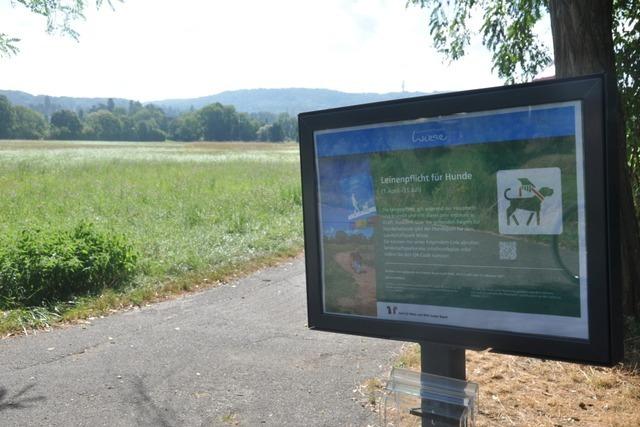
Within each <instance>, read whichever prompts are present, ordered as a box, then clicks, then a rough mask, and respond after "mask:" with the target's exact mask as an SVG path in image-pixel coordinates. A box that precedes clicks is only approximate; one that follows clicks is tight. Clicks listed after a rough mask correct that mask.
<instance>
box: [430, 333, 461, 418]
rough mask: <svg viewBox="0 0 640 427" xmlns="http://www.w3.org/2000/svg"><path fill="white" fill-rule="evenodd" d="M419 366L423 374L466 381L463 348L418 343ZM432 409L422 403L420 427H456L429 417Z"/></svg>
mask: <svg viewBox="0 0 640 427" xmlns="http://www.w3.org/2000/svg"><path fill="white" fill-rule="evenodd" d="M420 364H421V370H422V372H423V373H428V374H434V375H440V376H443V377H449V378H455V379H458V380H465V379H466V367H465V353H464V348H457V347H451V346H449V345H444V344H435V343H429V342H421V343H420ZM431 410H432V407H431V406H429V405H428V404H427V402H425V401H423V402H422V427H451V426H456V427H458V426H459V424H458V422H457V421H454V420H445V419H442V418H441V417H435V416H430V412H431Z"/></svg>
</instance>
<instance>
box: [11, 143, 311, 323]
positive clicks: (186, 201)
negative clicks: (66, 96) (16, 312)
mask: <svg viewBox="0 0 640 427" xmlns="http://www.w3.org/2000/svg"><path fill="white" fill-rule="evenodd" d="M298 156H299V155H298V147H297V145H295V144H250V143H191V144H178V143H127V142H43V141H35V142H26V141H3V142H0V200H1V201H2V202H1V203H0V218H1V221H0V235H2V236H13V235H16V234H17V233H20V231H21V230H24V229H34V228H49V227H56V228H59V227H62V228H65V227H73V226H74V225H75V224H77V223H78V222H80V221H88V222H91V223H93V224H95V225H96V226H97V227H98V228H100V229H103V230H110V231H114V232H117V233H122V234H124V235H125V236H126V237H127V238H128V240H129V241H130V242H131V243H132V244H133V246H134V247H135V249H136V250H137V251H138V253H139V254H140V260H139V265H140V269H139V273H138V276H137V277H136V280H135V288H137V289H144V290H145V291H144V292H145V293H146V294H149V293H154V292H155V293H157V289H158V286H161V285H162V284H167V283H176V282H178V283H179V282H181V280H182V281H183V279H184V278H190V279H193V278H199V279H204V278H209V279H210V280H216V279H217V278H220V277H223V276H224V275H226V274H229V273H230V272H233V271H238V270H242V269H243V268H245V266H247V265H248V264H252V263H256V262H260V261H261V260H265V259H268V258H275V257H280V256H287V255H291V254H294V253H296V252H298V251H300V250H301V248H302V216H301V194H300V182H299V175H300V173H299V162H298ZM183 285H184V283H183ZM183 285H181V286H183ZM140 292H141V291H138V294H134V296H133V301H134V302H136V299H138V300H140V299H141V300H144V299H148V298H147V297H148V295H147V296H145V295H143V294H140ZM105 298H107V299H108V298H109V296H107V297H105ZM110 298H111V299H113V298H115V297H114V296H113V295H111V296H110ZM115 303H116V304H117V301H115ZM104 304H105V307H107V306H109V305H110V304H111V303H109V302H108V301H106V302H104ZM94 305H95V304H94ZM71 312H73V310H71ZM66 313H67V314H66V316H70V314H69V310H68V309H67V310H66ZM30 315H31V317H33V316H34V315H33V313H31V314H30ZM71 316H72V315H71ZM4 317H5V318H7V317H10V316H9V315H8V314H7V313H5V316H4ZM36 323H37V322H36Z"/></svg>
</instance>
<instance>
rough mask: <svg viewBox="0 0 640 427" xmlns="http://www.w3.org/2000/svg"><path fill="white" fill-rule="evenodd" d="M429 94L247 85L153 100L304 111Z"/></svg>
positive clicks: (178, 106)
mask: <svg viewBox="0 0 640 427" xmlns="http://www.w3.org/2000/svg"><path fill="white" fill-rule="evenodd" d="M421 95H426V93H422V92H393V93H385V94H379V93H346V92H339V91H335V90H329V89H299V88H292V89H245V90H234V91H227V92H221V93H219V94H217V95H211V96H204V97H202V98H191V99H166V100H160V101H154V102H153V104H155V105H158V106H160V107H169V108H172V109H175V110H180V111H185V110H189V109H190V108H192V107H193V108H195V109H198V108H202V107H204V106H205V105H208V104H212V103H214V102H219V103H221V104H224V105H233V106H235V107H236V110H238V111H243V112H245V113H258V112H262V111H267V112H272V113H289V114H298V113H301V112H303V111H312V110H321V109H326V108H335V107H344V106H347V105H354V104H364V103H368V102H378V101H387V100H390V99H398V98H408V97H413V96H421Z"/></svg>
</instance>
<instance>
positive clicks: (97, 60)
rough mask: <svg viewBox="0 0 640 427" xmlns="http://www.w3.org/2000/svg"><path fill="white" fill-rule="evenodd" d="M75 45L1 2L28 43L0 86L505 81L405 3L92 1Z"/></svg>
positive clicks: (183, 88)
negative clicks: (456, 55) (444, 41)
mask: <svg viewBox="0 0 640 427" xmlns="http://www.w3.org/2000/svg"><path fill="white" fill-rule="evenodd" d="M87 3H89V8H88V10H87V11H86V13H85V15H86V20H84V21H79V22H77V23H76V24H75V26H74V28H75V29H76V30H77V31H78V32H79V33H80V38H79V41H75V40H73V39H70V38H68V37H63V36H59V35H49V34H46V31H45V20H44V18H42V17H38V16H36V15H33V14H31V13H29V12H28V11H27V10H26V9H25V8H24V7H22V6H20V5H17V4H16V5H14V6H13V7H12V6H11V1H9V0H0V33H6V34H9V35H11V36H14V37H18V38H20V39H21V41H20V43H19V48H20V52H19V53H18V54H17V55H15V56H12V57H9V58H0V89H5V90H21V91H25V92H29V93H31V94H45V95H52V96H74V97H114V98H115V97H117V98H127V99H136V100H140V101H143V102H144V101H152V100H161V99H173V98H192V97H200V96H207V95H213V94H216V93H219V92H222V91H227V90H237V89H253V88H287V87H304V88H325V89H334V90H340V91H344V92H378V93H386V92H399V91H401V90H402V89H403V84H404V89H405V90H406V91H421V92H432V91H451V90H465V89H473V88H480V87H488V86H497V85H501V84H502V81H501V80H500V79H499V78H498V77H497V75H495V74H492V73H491V63H490V54H489V53H488V52H487V51H486V50H485V49H484V48H483V47H482V46H480V45H478V44H476V45H473V46H472V47H471V49H470V52H469V54H468V55H467V56H466V57H465V58H464V59H463V60H460V61H457V62H454V63H448V62H447V61H446V60H444V59H443V57H442V56H441V55H440V54H439V53H437V52H436V51H435V50H434V49H433V47H432V43H431V39H430V37H429V34H428V27H427V25H428V20H427V14H426V12H425V11H423V10H420V9H418V8H416V7H410V8H408V9H407V8H406V7H405V4H406V2H405V0H313V1H312V0H270V1H264V0H242V1H239V0H179V1H177V0H125V1H124V2H123V3H120V2H118V1H117V0H116V1H114V9H115V10H112V9H111V8H109V7H108V6H106V7H105V6H103V7H102V8H100V10H97V11H96V9H95V6H94V2H93V1H92V0H88V1H87Z"/></svg>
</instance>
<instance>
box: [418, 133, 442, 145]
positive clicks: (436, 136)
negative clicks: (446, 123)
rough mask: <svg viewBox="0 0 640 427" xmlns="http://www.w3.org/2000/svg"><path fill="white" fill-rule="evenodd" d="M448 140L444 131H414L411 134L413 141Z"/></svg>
mask: <svg viewBox="0 0 640 427" xmlns="http://www.w3.org/2000/svg"><path fill="white" fill-rule="evenodd" d="M446 140H447V135H446V134H445V133H444V132H436V133H434V132H433V131H431V132H429V131H413V133H412V134H411V142H414V143H417V142H444V141H446Z"/></svg>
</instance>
